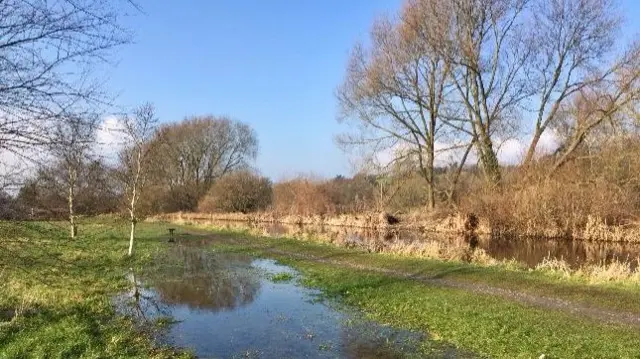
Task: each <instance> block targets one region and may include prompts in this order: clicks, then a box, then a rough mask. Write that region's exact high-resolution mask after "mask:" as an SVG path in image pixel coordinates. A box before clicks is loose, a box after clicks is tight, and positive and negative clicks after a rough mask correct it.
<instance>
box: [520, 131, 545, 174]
mask: <svg viewBox="0 0 640 359" xmlns="http://www.w3.org/2000/svg"><path fill="white" fill-rule="evenodd" d="M541 135H542V131H540V130H538V129H536V133H535V134H534V135H533V138H532V139H531V144H529V149H528V150H527V155H526V157H525V158H524V161H523V162H522V166H523V167H525V168H526V167H529V165H531V162H533V156H534V155H535V154H536V147H538V142H540V136H541Z"/></svg>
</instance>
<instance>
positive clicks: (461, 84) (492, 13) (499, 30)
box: [438, 0, 532, 184]
mask: <svg viewBox="0 0 640 359" xmlns="http://www.w3.org/2000/svg"><path fill="white" fill-rule="evenodd" d="M529 2H530V1H529V0H478V1H473V0H451V1H448V2H447V3H448V4H449V6H448V8H447V9H448V11H445V12H443V20H444V21H446V23H447V24H448V25H449V26H446V27H441V28H442V30H443V31H444V34H442V35H440V37H439V38H440V39H442V40H443V41H442V42H441V46H439V47H438V49H439V50H440V51H441V53H442V54H443V56H445V57H447V58H449V61H451V63H452V68H453V70H452V80H453V83H454V84H455V87H456V88H457V90H458V91H457V100H459V101H460V102H461V103H462V105H463V106H464V109H465V110H466V114H465V116H464V117H466V119H468V120H469V121H470V122H471V124H472V132H473V133H472V134H473V137H474V138H475V139H476V141H475V142H474V143H475V147H476V152H477V154H478V157H479V160H480V163H481V165H482V168H483V171H484V173H485V177H486V179H487V180H488V182H489V183H492V184H497V183H499V182H500V180H501V173H500V166H499V163H498V157H497V152H496V147H495V144H494V140H495V136H496V134H500V133H501V132H502V131H505V130H506V129H509V128H510V126H511V125H513V123H514V120H515V119H516V117H517V115H518V114H519V113H518V112H519V105H520V104H521V103H522V101H523V100H525V99H527V98H529V97H530V96H531V94H532V91H531V88H530V86H529V82H528V80H527V77H526V69H527V65H528V63H529V60H530V58H531V53H532V47H531V46H530V44H529V43H527V41H526V39H527V38H526V36H524V35H525V34H526V32H525V30H526V28H525V27H524V21H525V16H523V14H524V13H525V10H526V6H527V4H528V3H529Z"/></svg>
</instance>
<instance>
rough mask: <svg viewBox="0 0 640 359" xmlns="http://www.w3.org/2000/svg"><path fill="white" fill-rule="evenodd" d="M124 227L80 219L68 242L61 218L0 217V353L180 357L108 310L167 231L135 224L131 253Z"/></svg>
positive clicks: (12, 355)
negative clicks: (75, 235) (132, 253)
mask: <svg viewBox="0 0 640 359" xmlns="http://www.w3.org/2000/svg"><path fill="white" fill-rule="evenodd" d="M126 230H127V229H126V224H125V223H122V222H117V221H103V222H102V223H87V224H84V225H82V226H81V227H80V231H81V232H80V237H79V238H78V239H77V240H75V241H70V240H68V239H67V237H66V236H67V230H66V226H63V225H62V224H57V223H35V222H26V223H9V222H0V233H1V234H0V247H2V251H1V252H2V255H1V257H0V265H2V269H0V283H1V284H0V309H2V311H1V312H4V313H7V315H6V316H5V317H4V318H2V320H3V321H0V343H2V345H0V357H1V358H73V357H86V358H112V357H118V358H169V357H187V354H180V353H176V352H174V351H173V350H171V349H169V348H159V349H158V348H154V347H153V345H152V342H151V340H150V339H149V338H148V337H146V336H144V335H139V333H138V332H137V330H136V328H135V326H134V323H132V322H131V321H130V320H127V319H126V318H123V317H119V316H117V315H116V314H115V312H114V308H113V306H112V303H111V297H112V296H113V295H114V294H116V293H118V292H121V291H123V290H125V289H127V285H128V283H127V281H126V279H125V275H124V274H125V273H126V272H127V270H128V268H130V267H134V268H136V267H142V266H145V265H147V264H148V263H149V261H150V259H151V257H152V255H153V253H154V252H156V251H159V250H162V248H161V244H160V243H159V242H158V241H157V240H156V239H157V238H158V237H159V236H160V235H164V234H165V232H166V231H165V228H164V227H163V226H161V225H154V226H147V225H141V226H140V231H139V240H138V242H137V243H136V251H137V252H136V256H135V258H134V259H130V258H128V257H127V256H126V251H127V240H126V238H127V236H126Z"/></svg>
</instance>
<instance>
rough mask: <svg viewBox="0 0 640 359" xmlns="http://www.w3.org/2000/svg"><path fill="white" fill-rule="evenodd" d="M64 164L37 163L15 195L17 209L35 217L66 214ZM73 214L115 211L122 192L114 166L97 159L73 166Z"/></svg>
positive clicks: (65, 215) (49, 217) (56, 162)
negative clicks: (74, 169)
mask: <svg viewBox="0 0 640 359" xmlns="http://www.w3.org/2000/svg"><path fill="white" fill-rule="evenodd" d="M68 173H69V172H68V167H67V165H66V164H65V163H64V162H62V161H60V160H55V162H53V163H51V164H49V165H47V166H41V167H40V168H39V169H38V170H37V171H36V173H35V174H34V175H33V176H31V177H28V178H26V179H25V180H24V183H23V185H22V186H21V187H20V190H19V191H18V194H17V196H16V200H15V202H16V205H17V208H19V209H21V211H22V212H23V213H24V214H25V215H27V216H30V215H31V214H33V215H34V216H35V217H36V218H46V219H54V218H55V219H59V218H64V217H66V218H68V217H69V210H68V208H69V200H68V196H69V189H68V178H69V175H68ZM76 174H77V176H76V177H77V179H76V182H75V189H74V199H73V206H74V215H96V214H100V213H112V212H115V211H117V210H118V208H119V207H120V204H121V203H120V202H121V200H122V193H121V191H120V189H119V187H120V186H119V184H118V183H117V177H116V176H115V173H114V169H112V168H110V167H109V166H107V165H106V164H105V163H104V162H103V161H101V160H99V159H88V160H85V161H82V162H81V165H80V166H79V167H77V168H76Z"/></svg>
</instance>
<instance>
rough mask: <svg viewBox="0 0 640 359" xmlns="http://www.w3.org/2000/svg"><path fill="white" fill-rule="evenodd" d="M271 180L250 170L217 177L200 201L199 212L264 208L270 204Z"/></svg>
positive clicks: (246, 210) (246, 211) (245, 211)
mask: <svg viewBox="0 0 640 359" xmlns="http://www.w3.org/2000/svg"><path fill="white" fill-rule="evenodd" d="M272 195H273V194H272V187H271V180H269V179H268V178H266V177H262V176H259V175H257V174H254V173H252V172H250V171H246V170H243V171H236V172H232V173H229V174H226V175H224V176H222V177H221V178H220V179H218V180H217V181H216V182H215V183H214V184H213V186H212V187H211V189H210V190H209V192H208V193H207V195H206V196H205V197H204V198H203V199H202V200H201V201H200V204H199V205H198V210H199V211H201V212H242V213H248V212H253V211H258V210H265V209H267V207H269V206H270V205H271V199H272Z"/></svg>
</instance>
